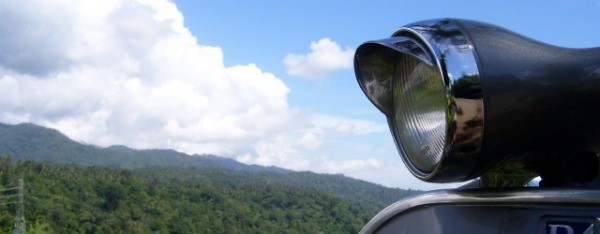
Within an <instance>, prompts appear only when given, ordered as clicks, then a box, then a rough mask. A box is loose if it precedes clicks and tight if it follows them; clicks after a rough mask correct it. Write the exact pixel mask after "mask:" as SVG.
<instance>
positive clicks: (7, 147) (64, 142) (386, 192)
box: [0, 123, 419, 210]
mask: <svg viewBox="0 0 600 234" xmlns="http://www.w3.org/2000/svg"><path fill="white" fill-rule="evenodd" d="M0 156H9V157H11V159H12V161H13V162H17V161H25V160H33V161H41V162H48V163H58V164H77V165H83V166H102V167H109V168H117V169H132V170H144V168H156V167H161V168H165V170H172V171H173V172H172V173H171V174H177V173H181V174H180V176H188V175H190V174H193V171H194V170H214V169H215V168H221V169H226V170H231V171H232V172H231V173H226V174H227V176H229V177H231V176H232V175H237V176H236V177H235V178H223V179H222V182H223V183H229V182H231V181H238V180H240V178H241V179H243V178H247V177H248V178H249V177H251V178H252V179H253V180H257V181H263V182H264V183H274V184H278V185H283V186H299V187H305V188H313V189H317V190H319V191H323V192H326V193H329V194H331V195H334V196H336V197H339V198H342V199H344V200H346V201H347V202H348V203H349V204H354V205H360V206H362V207H363V208H369V209H373V210H378V209H381V208H383V207H385V206H386V205H389V204H390V203H392V202H394V201H396V200H398V199H400V198H402V197H404V196H407V195H410V194H414V193H418V192H419V191H414V190H403V189H396V188H387V187H384V186H381V185H377V184H373V183H370V182H366V181H362V180H357V179H352V178H349V177H346V176H343V175H328V174H317V173H313V172H295V171H291V170H286V169H282V168H278V167H264V166H258V165H247V164H244V163H240V162H238V161H236V160H233V159H230V158H224V157H219V156H215V155H193V156H192V155H188V154H184V153H180V152H177V151H174V150H163V149H149V150H137V149H131V148H129V147H127V146H123V145H116V146H110V147H107V148H102V147H98V146H94V145H89V144H82V143H79V142H76V141H73V140H71V139H69V138H68V137H66V136H65V135H64V134H62V133H61V132H59V131H57V130H55V129H50V128H46V127H42V126H38V125H34V124H29V123H24V124H18V125H9V124H1V123H0ZM182 171H183V172H185V173H182ZM228 181H229V182H228Z"/></svg>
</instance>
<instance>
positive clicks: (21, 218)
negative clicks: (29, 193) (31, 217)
mask: <svg viewBox="0 0 600 234" xmlns="http://www.w3.org/2000/svg"><path fill="white" fill-rule="evenodd" d="M17 199H18V202H17V214H16V215H15V229H14V233H15V234H24V233H26V232H25V211H24V209H25V207H24V203H23V179H19V186H18V187H17Z"/></svg>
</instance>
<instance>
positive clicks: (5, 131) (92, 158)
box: [0, 123, 289, 173]
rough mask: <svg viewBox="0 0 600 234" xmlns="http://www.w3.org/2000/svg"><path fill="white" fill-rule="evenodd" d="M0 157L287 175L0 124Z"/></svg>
mask: <svg viewBox="0 0 600 234" xmlns="http://www.w3.org/2000/svg"><path fill="white" fill-rule="evenodd" d="M0 155H8V156H10V157H12V159H13V160H14V161H22V160H35V161H45V162H53V163H73V164H79V165H88V166H91V165H94V166H107V167H112V168H123V169H135V168H143V167H149V166H166V167H223V168H228V169H233V170H245V171H272V172H278V173H287V172H289V171H288V170H285V169H282V168H276V167H263V166H258V165H246V164H243V163H240V162H238V161H235V160H233V159H230V158H224V157H218V156H215V155H193V156H191V155H187V154H184V153H180V152H177V151H175V150H168V149H149V150H136V149H131V148H129V147H127V146H124V145H115V146H110V147H107V148H101V147H98V146H94V145H89V144H82V143H79V142H76V141H73V140H71V139H69V138H68V137H67V136H65V135H64V134H62V133H61V132H59V131H57V130H55V129H50V128H46V127H42V126H38V125H35V124H30V123H24V124H18V125H8V124H2V123H0Z"/></svg>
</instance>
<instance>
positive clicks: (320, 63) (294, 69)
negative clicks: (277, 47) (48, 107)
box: [283, 38, 354, 79]
mask: <svg viewBox="0 0 600 234" xmlns="http://www.w3.org/2000/svg"><path fill="white" fill-rule="evenodd" d="M310 50H311V52H310V53H308V54H306V55H298V54H287V55H286V57H285V59H284V60H283V62H284V64H285V66H286V68H287V72H288V74H290V75H293V76H301V77H306V78H313V79H318V78H324V77H326V75H327V73H329V72H331V71H334V70H337V69H345V68H350V67H352V58H353V56H354V49H351V48H346V49H344V50H342V48H341V47H340V46H339V45H338V44H337V43H336V42H335V41H332V40H331V39H329V38H322V39H320V40H318V41H316V42H314V41H313V42H311V43H310Z"/></svg>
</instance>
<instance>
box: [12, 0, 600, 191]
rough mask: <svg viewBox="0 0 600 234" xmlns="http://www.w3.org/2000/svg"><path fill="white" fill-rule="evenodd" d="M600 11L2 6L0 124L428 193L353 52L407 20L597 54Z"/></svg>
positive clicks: (313, 5) (354, 4)
mask: <svg viewBox="0 0 600 234" xmlns="http://www.w3.org/2000/svg"><path fill="white" fill-rule="evenodd" d="M599 13H600V1H598V0H579V1H494V2H482V1H440V2H427V1H286V2H282V1H267V0H261V1H192V0H175V1H165V0H139V1H137V0H123V1H119V0H110V1H92V0H82V1H77V2H72V1H67V0H53V1H47V0H39V1H38V0H27V1H10V0H0V34H1V35H3V37H2V38H0V52H1V53H0V92H2V93H3V94H4V96H5V97H4V98H3V99H1V100H0V121H1V122H6V123H19V122H34V123H37V124H41V125H44V126H48V127H53V128H57V129H59V130H61V131H63V132H65V133H66V134H67V135H68V136H70V137H71V138H73V139H75V140H78V141H83V142H87V143H92V144H96V145H99V146H109V145H112V144H124V145H129V146H131V147H135V148H173V149H176V150H179V151H182V152H186V153H190V154H203V153H212V154H217V155H222V156H226V157H231V158H234V159H237V160H239V161H242V162H246V163H254V164H261V165H275V166H279V167H284V168H289V169H294V170H312V171H315V172H320V173H342V174H345V175H347V176H351V177H354V178H359V179H363V180H367V181H372V182H375V183H379V184H383V185H386V186H391V187H401V188H409V187H410V188H413V189H431V188H440V187H448V186H454V185H433V184H428V183H424V182H420V181H418V180H417V179H414V178H413V177H412V176H411V175H410V174H409V173H408V172H407V171H406V169H404V166H403V164H402V162H401V160H400V158H399V157H398V155H397V153H396V150H395V147H394V145H393V142H392V139H391V136H390V134H389V132H388V130H387V126H386V123H385V119H384V117H383V115H382V114H380V113H378V111H377V110H376V109H375V108H374V107H373V106H372V105H371V104H370V103H369V102H368V100H367V99H366V98H365V97H364V95H363V94H362V92H361V91H360V89H359V87H358V85H357V83H356V80H355V78H354V74H353V70H352V66H351V59H352V54H353V53H354V49H355V48H356V47H358V46H359V45H360V44H361V43H363V42H364V41H367V40H373V39H380V38H385V37H388V36H389V35H390V34H391V33H393V32H394V30H395V29H396V28H398V27H400V26H402V25H404V24H408V23H411V22H415V21H419V20H426V19H434V18H444V17H454V18H464V19H472V20H479V21H484V22H488V23H492V24H496V25H500V26H502V27H505V28H508V29H510V30H512V31H515V32H518V33H521V34H524V35H526V36H529V37H531V38H534V39H537V40H540V41H543V42H546V43H550V44H555V45H559V46H565V47H580V48H581V47H593V46H599V45H600V33H598V32H600V24H599V23H598V22H600V14H599Z"/></svg>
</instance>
